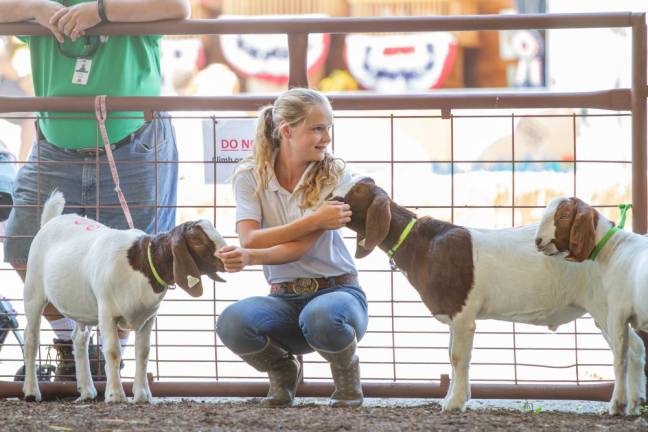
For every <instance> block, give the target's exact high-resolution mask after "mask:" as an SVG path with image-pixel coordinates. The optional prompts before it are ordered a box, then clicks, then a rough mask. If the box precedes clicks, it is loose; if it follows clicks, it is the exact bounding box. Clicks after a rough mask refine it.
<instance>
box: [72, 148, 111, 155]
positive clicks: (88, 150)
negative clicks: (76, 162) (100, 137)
mask: <svg viewBox="0 0 648 432" xmlns="http://www.w3.org/2000/svg"><path fill="white" fill-rule="evenodd" d="M103 152H104V150H103V149H96V148H85V149H78V150H77V153H79V154H81V155H83V156H97V155H98V154H102V153H103Z"/></svg>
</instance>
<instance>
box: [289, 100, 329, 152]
mask: <svg viewBox="0 0 648 432" xmlns="http://www.w3.org/2000/svg"><path fill="white" fill-rule="evenodd" d="M331 124H332V118H331V113H330V112H329V110H328V109H327V108H326V107H323V106H315V107H313V109H312V110H311V112H310V114H309V115H308V117H306V119H305V120H304V121H303V122H301V123H299V124H298V125H296V126H287V128H288V130H286V135H287V137H286V138H287V139H285V140H284V141H285V144H286V146H287V148H286V149H287V150H288V151H289V152H291V153H292V154H293V155H294V156H296V157H297V158H298V159H301V160H302V161H304V162H317V161H321V160H323V159H324V155H325V153H326V147H328V145H329V143H330V142H331V135H330V129H331Z"/></svg>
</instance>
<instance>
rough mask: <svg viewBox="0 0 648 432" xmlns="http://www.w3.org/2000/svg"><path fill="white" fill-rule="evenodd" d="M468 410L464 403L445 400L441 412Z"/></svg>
mask: <svg viewBox="0 0 648 432" xmlns="http://www.w3.org/2000/svg"><path fill="white" fill-rule="evenodd" d="M465 410H466V404H465V403H464V402H457V401H453V400H451V399H450V400H445V399H444V400H443V403H442V404H441V411H442V412H453V411H462V412H463V411H465Z"/></svg>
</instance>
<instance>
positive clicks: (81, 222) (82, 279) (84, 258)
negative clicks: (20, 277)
mask: <svg viewBox="0 0 648 432" xmlns="http://www.w3.org/2000/svg"><path fill="white" fill-rule="evenodd" d="M64 206H65V199H64V198H63V195H62V194H61V193H60V192H54V193H53V194H52V196H51V197H50V198H49V199H48V200H47V201H46V203H45V206H44V208H43V216H42V220H41V229H40V230H39V231H38V233H37V234H36V236H35V237H34V241H33V243H32V245H31V249H30V251H29V259H28V265H27V275H26V278H25V315H26V318H27V327H26V328H25V383H24V385H23V393H24V394H25V400H28V401H29V400H31V401H33V400H40V397H41V395H40V390H39V389H38V382H37V380H36V367H35V361H36V351H37V349H38V340H39V331H40V320H41V314H42V313H43V309H44V308H45V305H46V304H47V303H48V302H49V303H51V304H53V305H54V306H55V307H56V309H58V310H59V311H60V312H61V313H62V314H63V315H65V316H67V317H69V318H72V319H73V320H74V321H76V326H75V329H74V331H73V334H72V336H73V340H74V359H75V364H76V378H77V387H78V389H79V393H80V397H79V400H85V399H93V398H94V397H95V396H96V395H97V390H96V389H95V386H94V384H93V382H92V375H91V372H90V363H89V360H88V341H89V339H90V332H91V330H92V326H94V325H97V324H98V327H99V330H100V331H101V335H102V338H103V341H104V343H103V353H104V356H105V358H106V378H107V383H106V393H105V400H106V402H121V401H125V400H126V396H125V393H124V390H123V388H122V385H121V380H120V377H119V362H120V354H119V339H118V336H117V328H118V327H119V328H122V329H125V330H135V331H136V334H135V360H136V370H135V381H134V383H133V396H134V402H150V401H151V391H150V389H149V385H148V380H147V379H146V365H147V362H148V356H149V349H150V335H151V329H152V327H153V323H154V322H155V315H156V314H157V311H158V308H159V307H160V303H161V302H162V299H163V298H164V296H165V294H166V293H167V289H168V287H169V285H172V284H174V283H176V284H178V285H179V286H180V287H181V288H182V289H184V290H185V291H187V293H189V295H191V296H192V297H198V296H200V295H202V293H203V286H202V283H201V281H200V276H201V275H207V276H209V277H210V278H212V279H214V280H219V281H222V279H221V278H220V277H219V276H218V275H217V274H216V271H224V266H223V263H222V261H221V260H220V259H219V258H218V257H216V251H217V250H218V249H220V248H221V247H222V246H224V245H225V241H224V240H223V238H222V236H221V235H220V234H219V233H218V232H217V231H216V229H215V228H214V226H213V225H212V224H211V223H210V222H209V221H206V220H201V221H198V222H186V223H183V224H181V225H178V226H177V227H175V228H174V229H172V230H171V231H169V232H167V233H162V234H158V235H156V236H150V235H146V234H145V233H144V232H142V231H140V230H136V229H131V230H116V229H111V228H108V227H106V226H105V225H102V224H100V223H98V222H95V221H93V220H92V219H87V218H83V217H81V216H78V215H76V214H66V215H61V213H62V212H63V207H64ZM149 254H150V255H149ZM151 263H152V264H151ZM156 273H157V274H156ZM161 282H164V284H162V283H161Z"/></svg>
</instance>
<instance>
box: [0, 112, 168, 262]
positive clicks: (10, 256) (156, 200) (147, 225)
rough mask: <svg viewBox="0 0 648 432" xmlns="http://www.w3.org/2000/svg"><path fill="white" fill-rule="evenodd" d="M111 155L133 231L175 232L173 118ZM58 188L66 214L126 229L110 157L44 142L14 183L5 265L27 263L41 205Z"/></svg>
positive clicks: (159, 122)
mask: <svg viewBox="0 0 648 432" xmlns="http://www.w3.org/2000/svg"><path fill="white" fill-rule="evenodd" d="M113 155H114V157H115V163H116V165H117V171H118V172H119V181H120V184H121V189H122V191H123V192H124V196H125V197H126V201H127V202H128V206H129V209H130V211H131V215H132V216H133V223H134V225H135V228H138V229H141V230H143V231H146V232H147V233H154V232H161V231H168V230H170V229H171V228H173V227H174V225H175V204H176V196H177V180H178V164H177V163H176V162H177V160H178V150H177V147H176V137H175V131H174V129H173V126H172V124H171V120H170V119H169V118H168V117H162V118H156V119H154V120H153V121H152V122H151V123H150V124H149V125H148V126H146V127H145V128H144V129H142V130H141V131H140V132H139V133H137V134H135V133H134V134H131V137H130V142H129V143H126V144H124V145H123V146H121V147H119V148H117V149H115V150H113ZM97 160H98V161H99V164H97ZM155 161H160V162H162V163H160V164H155V163H154V162H155ZM165 161H171V162H172V163H167V162H165ZM54 189H58V190H59V191H61V192H63V195H64V196H65V201H66V203H65V210H64V213H77V214H79V215H81V216H88V217H89V218H92V219H95V220H97V221H99V222H101V223H103V224H105V225H107V226H109V227H111V228H117V229H127V228H128V224H127V223H126V218H125V216H124V213H123V211H122V209H121V206H120V204H119V199H118V197H117V193H116V192H115V184H114V182H113V179H112V175H111V173H110V168H109V166H108V163H107V157H106V154H105V153H101V154H99V156H98V157H97V156H95V155H84V154H83V153H79V152H76V151H73V150H67V149H62V148H59V147H57V146H55V145H54V144H52V143H49V142H48V141H47V140H45V139H40V140H39V141H38V142H37V144H36V145H34V147H33V149H32V152H31V154H30V156H29V160H28V162H27V163H26V164H25V165H24V166H23V167H22V168H21V169H20V170H19V171H18V175H17V177H16V180H15V182H14V190H13V201H14V208H13V209H12V211H11V214H10V215H9V220H8V221H7V228H6V233H5V235H6V236H7V238H6V239H5V240H4V260H5V261H6V262H10V263H14V264H25V263H26V262H27V256H28V254H29V247H30V245H31V242H32V240H33V237H34V235H36V232H37V231H38V228H39V225H40V212H41V207H36V206H42V205H43V204H44V202H45V200H46V199H47V197H48V196H49V194H50V193H51V192H52V191H53V190H54ZM158 206H161V207H160V208H158Z"/></svg>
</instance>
